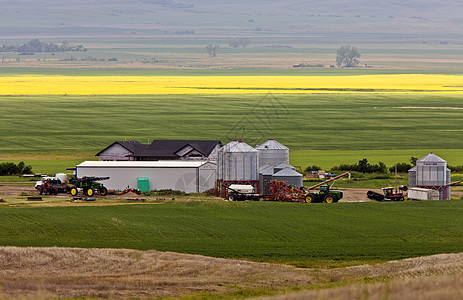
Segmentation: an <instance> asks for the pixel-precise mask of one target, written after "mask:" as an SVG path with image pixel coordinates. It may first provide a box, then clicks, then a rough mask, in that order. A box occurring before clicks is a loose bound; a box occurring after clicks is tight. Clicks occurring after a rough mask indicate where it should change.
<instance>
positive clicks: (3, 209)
mask: <svg viewBox="0 0 463 300" xmlns="http://www.w3.org/2000/svg"><path fill="white" fill-rule="evenodd" d="M462 213H463V201H461V200H452V201H432V202H431V201H429V202H425V201H423V202H412V201H406V202H401V203H399V202H395V203H337V204H335V205H326V204H314V205H307V204H300V203H281V202H204V201H194V202H174V201H173V202H159V203H152V204H142V205H120V206H93V207H91V206H82V207H79V206H72V207H8V203H3V204H0V218H1V220H2V222H1V223H0V231H1V232H2V234H1V235H0V245H3V246H7V245H8V246H44V247H45V246H58V247H85V248H88V247H98V248H106V247H107V248H130V249H142V250H148V249H156V250H161V251H175V252H181V253H194V254H201V255H207V256H214V257H225V258H243V259H248V260H253V261H264V262H278V263H285V264H293V265H296V266H303V267H304V266H311V265H313V264H315V263H316V262H317V261H327V262H334V263H345V262H350V263H352V262H353V263H361V262H366V261H386V260H392V259H401V258H406V257H416V256H422V255H431V254H437V253H451V252H461V251H463V220H462V218H461V214H462Z"/></svg>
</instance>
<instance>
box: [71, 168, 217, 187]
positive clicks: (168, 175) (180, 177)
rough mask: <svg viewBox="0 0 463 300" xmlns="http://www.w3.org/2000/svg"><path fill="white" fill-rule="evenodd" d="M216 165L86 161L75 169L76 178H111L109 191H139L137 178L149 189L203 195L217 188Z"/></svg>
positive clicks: (105, 182) (107, 182)
mask: <svg viewBox="0 0 463 300" xmlns="http://www.w3.org/2000/svg"><path fill="white" fill-rule="evenodd" d="M216 169H217V165H216V163H215V162H207V161H165V160H164V161H85V162H83V163H81V164H79V165H77V166H76V176H77V177H79V178H81V177H84V176H96V177H110V178H109V179H108V180H105V181H103V182H102V183H103V184H104V186H105V187H106V188H107V189H109V190H124V189H125V188H127V187H131V188H136V187H137V183H138V179H139V178H143V179H145V180H146V179H147V180H148V181H149V190H164V189H171V190H178V191H182V192H185V193H202V192H204V191H207V190H209V189H212V188H214V187H215V180H216Z"/></svg>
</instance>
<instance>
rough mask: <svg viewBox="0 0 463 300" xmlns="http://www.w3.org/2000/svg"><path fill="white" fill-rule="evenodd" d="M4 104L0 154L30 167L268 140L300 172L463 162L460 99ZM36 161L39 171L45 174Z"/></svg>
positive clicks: (99, 99) (83, 99) (120, 99)
mask: <svg viewBox="0 0 463 300" xmlns="http://www.w3.org/2000/svg"><path fill="white" fill-rule="evenodd" d="M0 106H1V107H2V117H1V118H0V155H1V157H2V159H8V158H12V159H14V160H17V161H20V160H24V158H23V157H20V156H18V153H29V154H32V156H31V157H33V156H34V155H33V154H34V153H35V154H39V153H50V155H48V157H47V158H49V159H50V158H53V157H54V155H56V156H57V157H59V156H60V155H61V154H68V157H67V159H72V157H69V154H73V153H76V154H77V153H85V155H83V156H85V157H93V155H94V154H95V153H97V152H98V151H100V150H101V149H103V148H104V147H106V146H108V145H109V144H111V143H112V142H114V141H116V140H125V139H127V140H138V141H140V142H142V143H148V140H149V141H152V140H153V139H219V140H221V141H222V142H224V143H227V142H229V141H230V140H232V139H240V140H244V141H246V142H247V143H248V144H250V145H253V146H254V145H256V144H260V143H262V142H263V141H265V140H266V139H268V138H275V139H277V140H278V141H280V142H282V143H283V144H285V145H287V146H288V147H290V148H291V149H292V150H294V151H293V152H292V156H291V157H292V158H291V159H292V161H293V162H294V164H295V165H299V166H301V167H305V166H307V165H313V164H315V165H320V166H321V167H323V168H328V167H331V166H333V165H336V164H338V163H339V162H341V161H342V162H357V161H358V160H360V159H362V158H364V157H366V158H370V161H384V162H386V163H387V164H388V165H389V164H390V165H393V164H395V163H397V162H401V161H402V162H406V161H408V159H409V158H410V157H411V156H415V157H421V156H423V155H425V154H426V153H428V152H429V151H435V152H436V153H437V154H438V155H441V156H442V157H443V158H444V159H447V160H448V161H449V164H450V165H461V164H462V159H463V156H462V152H461V149H463V129H462V128H463V118H461V109H462V108H463V105H462V97H461V95H388V94H368V95H362V94H353V95H351V94H328V95H324V94H323V95H322V94H315V95H285V94H268V95H151V96H146V95H144V96H142V95H140V96H138V95H129V96H14V97H13V96H9V97H8V96H2V97H1V98H0ZM26 107H27V109H24V108H26ZM455 149H456V150H455ZM300 150H304V151H300ZM312 150H317V151H315V152H313V151H312ZM327 150H329V151H327ZM439 151H440V152H439ZM10 155H11V157H9V156H10ZM28 156H29V155H26V154H25V155H24V157H25V158H27V157H28ZM80 156H82V155H80ZM344 156H346V157H347V158H348V159H347V161H346V160H345V159H344V158H343V157H344ZM77 159H78V158H77ZM31 160H32V163H37V166H38V168H37V171H42V170H43V171H45V172H47V171H49V169H47V167H46V166H43V164H42V166H40V165H41V163H40V162H33V161H34V160H36V159H34V158H31ZM26 163H27V160H26ZM45 164H47V163H45ZM64 164H67V162H65V163H64ZM62 166H63V164H60V167H62ZM67 167H68V166H67ZM56 171H60V170H56Z"/></svg>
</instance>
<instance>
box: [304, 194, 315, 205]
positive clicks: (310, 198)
mask: <svg viewBox="0 0 463 300" xmlns="http://www.w3.org/2000/svg"><path fill="white" fill-rule="evenodd" d="M315 201H317V196H315V194H308V195H306V196H305V203H314V202H315Z"/></svg>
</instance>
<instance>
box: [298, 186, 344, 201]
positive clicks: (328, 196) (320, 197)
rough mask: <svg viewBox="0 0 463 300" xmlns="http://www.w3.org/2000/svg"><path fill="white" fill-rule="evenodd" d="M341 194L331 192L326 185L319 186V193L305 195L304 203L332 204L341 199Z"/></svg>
mask: <svg viewBox="0 0 463 300" xmlns="http://www.w3.org/2000/svg"><path fill="white" fill-rule="evenodd" d="M342 197H343V194H342V192H341V191H331V190H330V186H329V185H327V184H324V185H321V186H320V191H319V192H318V193H316V192H310V193H309V194H307V195H305V202H306V203H316V202H325V203H333V202H338V201H339V200H340V199H342Z"/></svg>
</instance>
